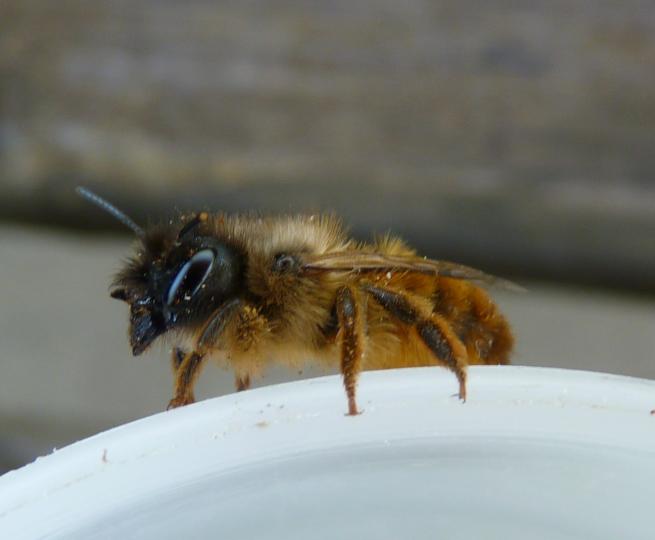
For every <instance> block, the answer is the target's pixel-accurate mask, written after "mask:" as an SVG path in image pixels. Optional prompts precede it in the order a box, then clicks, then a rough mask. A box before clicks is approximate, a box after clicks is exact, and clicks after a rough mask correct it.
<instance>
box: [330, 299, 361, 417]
mask: <svg viewBox="0 0 655 540" xmlns="http://www.w3.org/2000/svg"><path fill="white" fill-rule="evenodd" d="M360 307H361V306H360V305H359V304H358V302H357V301H356V299H355V293H354V291H353V290H352V289H351V288H350V287H341V288H340V289H339V290H338V291H337V300H336V312H337V320H338V322H339V331H338V334H337V342H338V343H339V344H340V347H341V373H342V375H343V384H344V386H345V388H346V395H347V396H348V415H351V416H352V415H357V414H359V411H358V409H357V402H356V399H355V390H356V386H357V377H358V376H359V372H360V371H361V369H362V357H363V355H364V342H363V340H364V335H363V328H362V314H361V311H360Z"/></svg>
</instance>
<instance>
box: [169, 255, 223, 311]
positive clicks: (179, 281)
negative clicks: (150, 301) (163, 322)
mask: <svg viewBox="0 0 655 540" xmlns="http://www.w3.org/2000/svg"><path fill="white" fill-rule="evenodd" d="M214 258H215V256H214V252H213V251H212V250H211V249H203V250H201V251H199V252H198V253H196V254H195V255H194V256H193V257H191V258H190V259H189V260H188V261H187V262H186V263H185V264H184V266H183V267H182V268H181V269H180V271H179V272H178V273H177V275H176V276H175V279H173V283H171V287H170V289H168V294H167V296H166V304H168V305H169V306H172V305H173V304H177V303H178V302H180V301H182V300H190V299H191V297H192V296H193V295H194V294H196V292H198V289H200V287H201V286H202V284H203V283H204V282H205V280H206V279H207V276H209V273H210V272H211V270H212V267H213V266H214Z"/></svg>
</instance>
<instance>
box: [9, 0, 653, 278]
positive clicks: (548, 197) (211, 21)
mask: <svg viewBox="0 0 655 540" xmlns="http://www.w3.org/2000/svg"><path fill="white" fill-rule="evenodd" d="M0 10H1V11H0V20H1V21H2V23H0V24H2V32H0V77H1V80H2V85H0V106H1V115H0V189H2V193H3V197H2V198H1V199H0V218H3V217H4V218H5V219H22V220H36V221H41V222H43V223H66V224H69V225H73V226H77V227H79V224H80V222H84V224H85V225H87V224H88V223H101V224H104V225H105V226H106V225H107V224H108V223H110V222H109V221H108V220H104V219H103V218H101V217H98V214H97V213H92V212H91V211H89V210H88V209H85V207H84V205H83V203H82V202H81V201H78V200H76V199H75V197H74V195H73V191H72V188H73V187H74V186H75V185H76V184H78V183H83V184H89V185H91V186H92V187H96V188H97V189H98V191H100V192H101V193H102V194H104V195H106V196H108V197H110V198H112V200H115V201H116V202H117V203H119V204H120V205H122V206H124V207H126V209H128V210H129V211H130V212H132V213H134V214H135V215H136V217H137V218H138V219H139V220H143V219H144V218H145V216H158V215H161V214H162V213H163V212H165V211H168V210H169V209H170V208H171V207H172V206H173V205H177V206H182V207H193V206H198V205H207V206H208V207H210V208H211V209H217V208H222V209H226V210H228V211H234V210H242V209H251V208H258V209H266V210H276V211H280V210H289V209H292V210H297V209H309V210H314V209H317V208H321V209H328V210H335V211H337V212H338V213H340V214H342V215H344V216H345V217H346V218H347V219H348V221H349V222H350V223H352V224H353V226H354V227H355V230H356V231H357V232H360V233H364V232H365V231H366V232H368V231H370V230H378V231H380V230H381V231H384V230H386V229H389V228H392V229H394V230H396V231H397V232H399V233H401V234H403V235H404V236H405V237H407V239H408V240H409V241H410V242H412V243H414V244H416V245H418V246H419V247H420V248H422V249H423V251H424V252H426V253H428V254H429V255H432V256H440V257H444V258H451V259H456V260H460V261H462V262H467V263H469V264H473V265H479V266H485V267H486V268H488V269H490V270H496V271H501V272H503V273H507V272H511V273H514V274H516V275H524V276H534V277H537V278H548V279H559V280H569V281H576V282H582V283H593V284H599V285H609V286H613V287H620V288H641V289H646V290H648V289H650V290H652V289H653V286H655V272H654V270H655V247H654V246H653V241H652V239H653V237H654V236H655V185H654V184H653V174H654V172H655V151H653V149H654V148H655V93H654V92H653V91H652V90H653V88H655V10H653V9H652V4H651V3H650V2H646V1H637V0H629V1H626V2H610V1H598V2H584V3H583V2H575V3H571V2H562V1H556V2H548V3H542V2H536V1H534V0H531V1H527V2H507V1H504V0H492V1H489V2H481V1H478V2H456V1H446V2H434V3H431V2H422V1H420V0H407V1H403V2H382V3H378V2H360V3H353V2H349V1H345V0H338V1H335V2H295V1H292V0H283V1H281V2H275V3H273V4H270V3H266V2H256V1H255V2H210V1H208V0H191V1H189V2H161V1H152V0H151V1H145V2H125V1H119V0H109V1H106V2H92V3H90V2H85V1H83V0H66V1H64V2H58V3H56V4H53V3H51V2H47V1H45V0H5V1H4V2H3V3H2V6H1V7H0Z"/></svg>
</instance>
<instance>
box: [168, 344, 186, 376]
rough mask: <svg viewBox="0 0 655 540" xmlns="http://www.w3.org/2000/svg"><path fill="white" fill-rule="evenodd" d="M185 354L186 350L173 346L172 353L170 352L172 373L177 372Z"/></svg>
mask: <svg viewBox="0 0 655 540" xmlns="http://www.w3.org/2000/svg"><path fill="white" fill-rule="evenodd" d="M185 356H186V352H184V351H183V350H182V349H180V348H179V347H174V348H173V353H172V354H171V367H172V368H173V375H175V374H176V373H177V370H178V369H179V368H180V366H181V365H182V361H183V360H184V357H185Z"/></svg>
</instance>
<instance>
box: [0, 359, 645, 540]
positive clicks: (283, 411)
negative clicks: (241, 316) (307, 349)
mask: <svg viewBox="0 0 655 540" xmlns="http://www.w3.org/2000/svg"><path fill="white" fill-rule="evenodd" d="M454 391H455V381H454V378H453V377H452V375H451V374H450V373H448V372H447V371H446V370H442V369H434V368H419V369H405V370H391V371H384V372H368V373H364V374H363V376H362V378H361V381H360V384H359V401H360V405H361V407H362V408H363V409H364V414H362V415H360V416H357V417H347V416H344V412H345V408H346V400H345V396H344V395H343V390H342V385H341V381H340V378H339V377H334V376H333V377H324V378H320V379H312V380H306V381H299V382H294V383H288V384H283V385H276V386H270V387H263V388H260V389H257V390H252V391H248V392H242V393H239V394H232V395H228V396H224V397H221V398H216V399H211V400H207V401H203V402H200V403H197V404H195V405H192V406H189V407H184V408H182V409H177V410H174V411H169V412H165V413H161V414H157V415H154V416H151V417H148V418H144V419H142V420H139V421H137V422H133V423H131V424H127V425H124V426H121V427H118V428H116V429H113V430H110V431H107V432H104V433H101V434H99V435H96V436H94V437H91V438H89V439H86V440H84V441H81V442H79V443H76V444H74V445H71V446H69V447H67V448H64V449H62V450H60V451H57V452H55V453H53V454H51V455H50V456H47V457H45V458H41V459H39V460H37V461H36V462H35V463H33V464H30V465H28V466H26V467H24V468H22V469H19V470H18V471H14V472H11V473H8V474H6V475H5V476H3V477H2V478H0V536H1V537H7V538H9V537H10V538H16V539H18V538H30V539H31V538H40V537H42V536H44V535H46V534H48V533H49V531H52V530H53V527H55V528H58V529H61V530H62V531H64V530H65V531H70V530H74V528H75V526H76V523H81V522H85V521H88V520H92V519H93V516H94V512H98V511H99V509H102V511H104V512H107V511H108V509H111V508H118V507H119V506H117V505H119V502H120V501H118V500H117V498H119V497H124V496H125V493H126V492H129V497H130V499H131V500H132V499H133V500H146V499H148V498H149V497H151V496H152V495H153V493H161V492H166V491H170V490H171V489H174V488H175V486H179V485H190V484H193V483H194V482H200V481H203V479H206V478H208V477H219V476H221V475H224V474H228V473H230V471H237V470H240V471H243V470H247V469H248V468H249V467H262V466H263V467H265V466H266V464H267V463H274V462H279V460H289V459H291V460H293V459H295V458H296V457H300V456H311V455H312V454H316V453H320V452H347V451H348V449H349V448H350V449H353V451H356V450H357V451H358V449H361V448H366V447H383V446H385V445H387V446H388V445H400V446H402V445H410V446H411V444H412V441H420V442H421V444H431V445H436V446H440V445H442V446H443V445H448V444H454V443H455V444H456V443H458V441H459V442H462V441H468V442H467V444H473V445H474V446H475V445H482V446H484V445H485V444H489V443H490V442H491V441H493V443H494V444H501V445H502V444H506V445H509V446H511V445H512V444H514V443H515V442H516V441H520V442H521V444H524V443H527V444H530V445H535V446H540V447H548V446H550V447H552V446H553V445H554V446H558V447H561V448H564V449H566V448H567V447H568V448H571V449H576V448H577V449H578V450H580V449H582V450H585V449H586V450H585V451H589V449H592V450H593V449H594V448H597V449H599V451H600V450H602V451H607V452H610V453H611V452H615V453H618V454H620V455H623V456H627V458H630V456H634V457H635V459H638V460H641V461H640V462H643V459H642V458H644V457H647V458H649V459H650V460H651V462H652V463H655V417H654V416H652V415H651V414H650V411H651V410H652V409H653V408H655V381H647V380H642V379H634V378H628V377H619V376H613V375H606V374H600V373H588V372H579V371H569V370H555V369H542V368H523V367H507V366H503V367H474V368H472V369H471V370H470V376H469V395H470V397H469V401H468V402H467V403H466V404H462V403H461V402H459V400H458V399H457V398H456V397H455V396H454V395H453V393H454ZM618 454H617V455H618ZM591 455H593V452H591ZM189 456H193V458H192V459H189ZM653 468H655V465H653ZM162 471H165V473H164V474H162ZM651 472H653V471H651ZM635 474H638V475H642V476H643V481H644V482H647V481H649V482H650V481H652V480H653V478H652V477H653V476H654V475H653V474H650V475H649V471H648V470H645V471H644V470H642V471H635ZM509 481H511V479H509V478H508V482H509ZM635 481H639V478H638V477H636V480H635ZM644 489H649V490H650V491H649V492H648V494H649V497H650V500H651V501H652V500H653V498H652V495H653V487H652V484H651V485H650V487H649V486H644ZM625 496H627V497H631V496H634V497H637V496H639V494H638V493H634V494H626V495H625ZM642 496H643V494H642ZM88 501H93V505H91V504H88ZM71 508H74V509H75V510H74V511H71ZM36 515H38V516H39V519H38V520H37V519H34V516H36ZM7 534H9V536H7ZM54 537H56V536H54Z"/></svg>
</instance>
